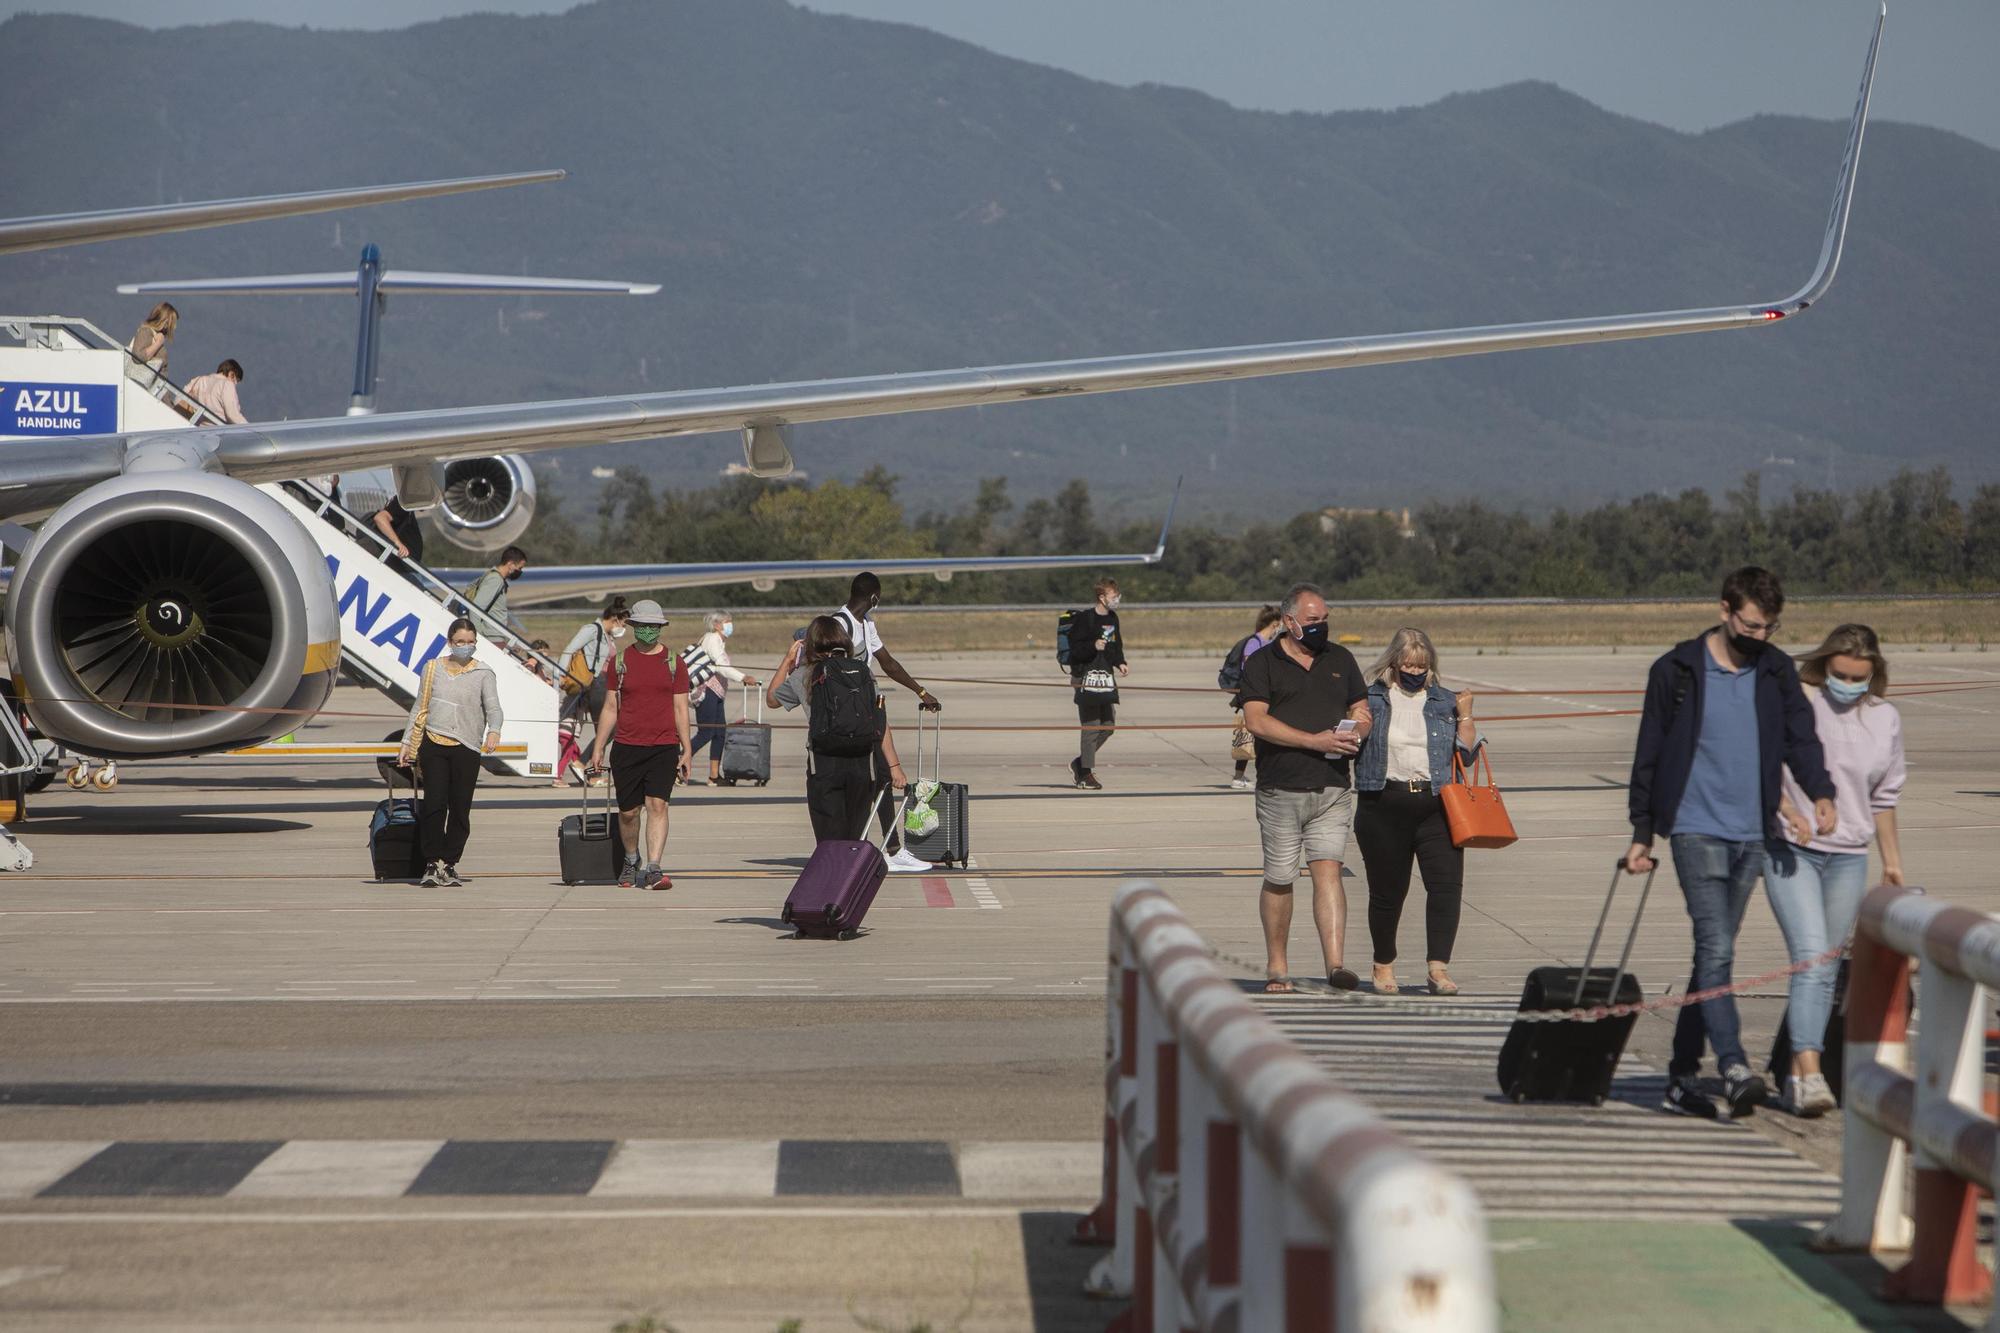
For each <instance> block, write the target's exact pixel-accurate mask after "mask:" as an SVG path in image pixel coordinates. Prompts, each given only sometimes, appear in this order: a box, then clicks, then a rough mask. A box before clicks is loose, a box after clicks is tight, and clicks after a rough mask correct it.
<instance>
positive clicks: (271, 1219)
mask: <svg viewBox="0 0 2000 1333" xmlns="http://www.w3.org/2000/svg"><path fill="white" fill-rule="evenodd" d="M1096 1197H1097V1184H1096V1181H1095V1180H1093V1181H1092V1183H1091V1188H1090V1189H1089V1191H1087V1192H1085V1193H1081V1194H1071V1195H1066V1196H1064V1197H1061V1198H1055V1199H1041V1200H1029V1201H1024V1202H1023V1203H1021V1204H1018V1205H1008V1206H1004V1207H990V1206H989V1207H980V1206H977V1205H950V1204H931V1205H917V1206H906V1207H897V1206H895V1205H893V1204H887V1205H850V1206H847V1207H841V1206H838V1205H833V1206H829V1205H826V1204H817V1205H814V1204H800V1205H798V1206H796V1207H770V1206H762V1207H760V1206H756V1205H743V1206H739V1207H727V1206H718V1207H699V1206H696V1207H672V1208H550V1209H527V1208H506V1209H499V1208H495V1209H483V1208H450V1209H437V1208H427V1209H420V1210H418V1209H413V1210H411V1211H409V1212H402V1211H396V1212H385V1213H228V1212H212V1213H166V1212H137V1213H103V1212H93V1213H51V1212H33V1213H0V1226H6V1225H13V1226H50V1225H55V1226H62V1225H77V1224H89V1225H111V1226H133V1225H143V1226H155V1225H160V1226H166V1225H172V1226H203V1225H207V1226H327V1225H337V1226H350V1225H355V1224H363V1223H365V1224H369V1225H375V1224H380V1223H411V1222H536V1223H551V1222H626V1221H675V1220H693V1219H702V1218H729V1217H751V1218H759V1219H766V1220H771V1221H777V1220H781V1219H784V1218H795V1217H799V1218H851V1219H866V1218H882V1217H889V1218H899V1217H900V1218H935V1219H938V1220H949V1219H969V1220H977V1219H982V1218H984V1219H998V1218H1017V1217H1019V1216H1021V1214H1023V1213H1032V1212H1041V1211H1046V1210H1048V1209H1050V1208H1077V1207H1088V1206H1089V1204H1090V1202H1091V1201H1093V1200H1094V1199H1095V1198H1096Z"/></svg>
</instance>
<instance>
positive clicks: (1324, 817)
mask: <svg viewBox="0 0 2000 1333" xmlns="http://www.w3.org/2000/svg"><path fill="white" fill-rule="evenodd" d="M1279 610H1280V611H1282V612H1283V613H1284V621H1283V623H1284V627H1285V637H1283V638H1282V639H1279V640H1278V641H1277V642H1276V643H1274V644H1272V645H1271V646H1270V647H1269V648H1267V649H1265V650H1264V651H1263V652H1261V653H1258V654H1257V655H1256V656H1254V657H1251V658H1250V659H1248V660H1247V661H1245V662H1244V664H1243V692H1242V699H1243V721H1244V723H1245V725H1246V726H1247V727H1248V728H1249V730H1250V734H1251V735H1252V736H1254V737H1255V738H1256V741H1257V829H1258V832H1259V833H1260V834H1261V835H1262V838H1263V843H1264V890H1263V893H1262V894H1261V895H1260V898H1259V901H1258V904H1257V914H1258V916H1259V917H1260V918H1261V919H1262V921H1263V923H1264V959H1265V962H1264V975H1265V983H1264V989H1265V990H1267V991H1272V992H1282V991H1289V990H1291V989H1292V983H1291V981H1290V980H1289V977H1290V972H1291V968H1290V964H1289V963H1288V962H1287V960H1286V947H1287V945H1288V943H1289V941H1290V936H1291V930H1292V882H1293V881H1294V880H1296V879H1297V878H1298V876H1299V863H1300V861H1301V860H1303V861H1304V862H1305V863H1306V865H1307V867H1308V869H1309V870H1310V872H1311V874H1312V885H1313V925H1314V926H1316V927H1318V929H1319V944H1320V949H1321V951H1322V953H1323V954H1324V955H1325V958H1326V979H1327V983H1328V984H1329V985H1331V986H1333V987H1335V988H1336V989H1338V990H1353V989H1354V988H1355V987H1356V986H1357V985H1359V984H1360V980H1361V979H1360V978H1359V977H1357V976H1356V975H1355V974H1354V973H1353V972H1350V971H1349V970H1348V969H1347V968H1346V967H1345V966H1344V965H1343V964H1344V954H1343V952H1342V950H1343V947H1344V944H1345V940H1346V935H1347V889H1346V887H1345V886H1343V885H1342V884H1341V882H1340V863H1341V860H1342V859H1343V858H1344V857H1345V856H1346V855H1347V835H1348V830H1349V829H1350V828H1352V827H1353V824H1354V790H1353V784H1352V779H1351V777H1350V776H1349V772H1348V769H1349V757H1350V756H1352V755H1353V754H1354V752H1355V751H1357V750H1359V749H1360V748H1361V742H1362V741H1363V740H1365V739H1367V736H1368V729H1369V727H1370V726H1371V725H1372V723H1371V717H1370V714H1369V709H1368V687H1367V686H1366V685H1365V684H1364V683H1363V682H1362V679H1361V666H1360V664H1359V663H1358V662H1356V661H1355V660H1354V654H1353V653H1350V652H1348V651H1347V649H1345V648H1343V647H1341V646H1340V645H1339V644H1337V643H1331V642H1329V641H1328V630H1327V623H1326V599H1325V597H1323V596H1322V595H1321V594H1320V590H1319V589H1318V588H1317V587H1315V586H1313V585H1312V584H1310V583H1300V584H1295V585H1294V586H1293V588H1292V590H1291V591H1290V592H1288V593H1286V594H1285V600H1284V601H1283V602H1282V603H1281V604H1280V606H1279ZM1348 722H1351V723H1352V724H1353V725H1352V727H1350V728H1349V729H1348V730H1346V731H1342V730H1341V729H1340V728H1341V726H1342V725H1343V724H1344V723H1348Z"/></svg>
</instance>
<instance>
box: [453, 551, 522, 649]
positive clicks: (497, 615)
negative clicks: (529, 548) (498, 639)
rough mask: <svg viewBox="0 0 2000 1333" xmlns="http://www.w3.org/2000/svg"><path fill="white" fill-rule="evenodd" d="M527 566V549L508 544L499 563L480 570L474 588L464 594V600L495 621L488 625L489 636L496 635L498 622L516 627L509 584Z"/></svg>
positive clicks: (507, 627)
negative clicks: (508, 597) (510, 603)
mask: <svg viewBox="0 0 2000 1333" xmlns="http://www.w3.org/2000/svg"><path fill="white" fill-rule="evenodd" d="M527 567H528V553H527V552H526V551H524V550H522V549H521V548H520V547H518V546H509V547H508V548H507V549H506V550H504V551H502V552H501V553H500V563H499V564H497V565H495V566H493V568H491V569H489V570H487V571H486V572H485V573H484V574H481V575H480V576H479V581H478V582H477V583H474V584H473V585H472V590H471V591H470V592H468V593H466V594H465V600H466V601H468V602H470V603H472V605H473V607H474V608H475V609H476V610H477V611H478V612H479V613H480V614H481V615H483V616H487V617H490V618H491V620H492V622H493V623H492V624H489V625H487V626H486V628H485V633H486V634H487V635H488V636H489V637H492V636H494V635H495V633H496V630H495V627H496V626H500V627H504V628H506V629H510V630H511V629H514V628H516V626H515V624H514V617H513V614H512V613H511V612H510V611H509V610H508V609H507V585H508V584H510V583H512V582H513V581H514V580H515V579H518V578H520V577H521V571H523V570H525V569H526V568H527Z"/></svg>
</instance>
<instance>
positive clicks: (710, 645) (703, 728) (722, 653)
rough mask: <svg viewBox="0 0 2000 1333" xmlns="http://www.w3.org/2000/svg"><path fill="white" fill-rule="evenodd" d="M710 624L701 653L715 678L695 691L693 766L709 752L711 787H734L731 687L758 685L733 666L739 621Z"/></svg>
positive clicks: (714, 617)
mask: <svg viewBox="0 0 2000 1333" xmlns="http://www.w3.org/2000/svg"><path fill="white" fill-rule="evenodd" d="M707 624H708V632H707V633H705V634H703V635H702V636H701V650H702V651H703V652H704V653H707V654H708V660H709V662H710V663H712V664H713V665H714V667H715V674H714V675H712V676H710V677H709V678H708V679H707V680H705V681H703V682H702V683H701V687H700V688H699V689H697V690H696V691H695V696H694V697H695V704H694V721H695V733H694V751H693V753H692V754H691V755H690V756H689V762H690V763H692V762H693V761H694V760H697V759H700V758H701V752H702V751H703V750H704V749H706V750H707V751H708V782H709V785H710V786H712V787H734V786H735V785H736V779H735V778H725V777H723V776H722V735H723V731H724V729H725V727H726V726H727V724H728V721H729V687H730V686H731V685H742V686H746V687H748V688H750V689H755V688H756V687H757V683H758V682H757V678H756V677H755V676H750V675H745V674H744V672H743V670H742V668H740V667H737V666H734V665H732V664H731V663H730V660H729V637H730V636H731V635H732V634H734V633H735V632H736V619H735V617H733V616H731V615H730V614H729V613H728V612H727V611H710V612H709V613H708V621H707ZM689 780H690V781H697V780H696V779H689ZM850 836H851V835H850Z"/></svg>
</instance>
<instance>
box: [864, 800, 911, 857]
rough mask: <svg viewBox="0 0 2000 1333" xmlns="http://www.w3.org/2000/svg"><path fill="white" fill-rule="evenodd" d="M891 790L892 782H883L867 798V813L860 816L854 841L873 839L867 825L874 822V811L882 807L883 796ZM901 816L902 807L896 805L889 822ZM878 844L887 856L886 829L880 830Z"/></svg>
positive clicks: (887, 831) (887, 832)
mask: <svg viewBox="0 0 2000 1333" xmlns="http://www.w3.org/2000/svg"><path fill="white" fill-rule="evenodd" d="M893 790H894V784H893V783H888V782H885V783H883V784H882V785H881V787H880V788H879V789H877V791H876V792H875V794H874V795H873V796H871V797H869V798H868V813H867V814H865V815H863V816H862V817H861V831H860V832H859V833H857V834H855V835H854V840H855V841H856V842H874V841H875V840H874V839H873V838H871V837H869V836H868V829H869V826H870V825H872V824H874V823H875V813H876V811H878V810H880V809H881V808H882V802H883V800H884V798H886V797H887V796H888V795H889V793H890V792H891V791H893ZM902 817H903V812H902V807H901V806H898V807H897V809H896V813H895V814H894V815H893V816H891V817H890V822H891V823H894V822H895V821H896V820H898V819H901V818H902ZM878 845H879V847H880V849H881V852H882V855H883V856H884V857H887V856H888V855H889V830H888V829H883V830H882V841H881V843H880V844H878Z"/></svg>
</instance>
